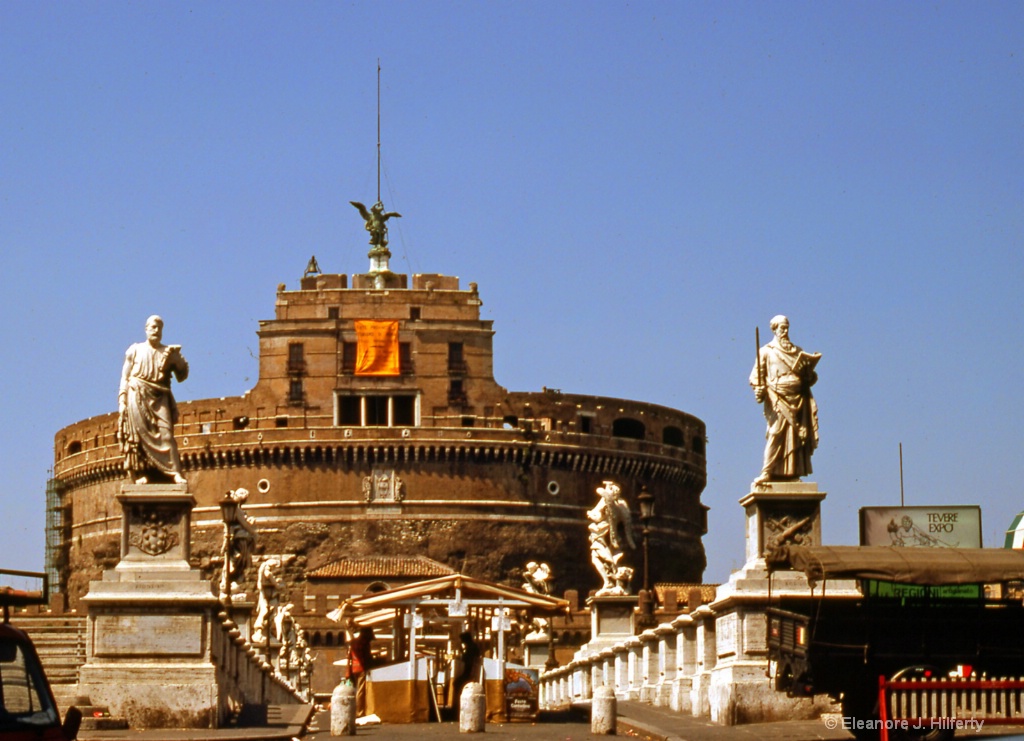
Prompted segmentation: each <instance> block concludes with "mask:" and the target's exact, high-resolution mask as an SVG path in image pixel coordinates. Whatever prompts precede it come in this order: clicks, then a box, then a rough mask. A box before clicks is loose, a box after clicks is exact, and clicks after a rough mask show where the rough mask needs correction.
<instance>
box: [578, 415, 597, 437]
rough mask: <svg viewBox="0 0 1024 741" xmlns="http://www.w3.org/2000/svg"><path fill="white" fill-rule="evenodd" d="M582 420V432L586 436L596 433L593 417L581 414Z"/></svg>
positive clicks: (580, 418)
mask: <svg viewBox="0 0 1024 741" xmlns="http://www.w3.org/2000/svg"><path fill="white" fill-rule="evenodd" d="M579 420H580V432H582V433H583V434H584V435H589V434H591V433H592V432H593V431H594V420H593V418H592V417H588V416H587V415H585V414H581V415H580V417H579Z"/></svg>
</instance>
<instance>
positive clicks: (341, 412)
mask: <svg viewBox="0 0 1024 741" xmlns="http://www.w3.org/2000/svg"><path fill="white" fill-rule="evenodd" d="M338 424H339V425H342V426H344V427H361V426H362V424H363V414H362V403H361V399H360V397H358V396H342V397H340V398H339V399H338Z"/></svg>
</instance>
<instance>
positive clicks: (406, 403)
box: [392, 396, 416, 427]
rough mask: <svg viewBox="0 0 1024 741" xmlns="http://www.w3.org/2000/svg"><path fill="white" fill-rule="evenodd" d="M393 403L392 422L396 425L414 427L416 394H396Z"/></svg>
mask: <svg viewBox="0 0 1024 741" xmlns="http://www.w3.org/2000/svg"><path fill="white" fill-rule="evenodd" d="M392 404H393V411H392V423H393V424H394V425H395V427H412V426H413V425H414V424H416V397H415V396H396V397H394V398H393V399H392Z"/></svg>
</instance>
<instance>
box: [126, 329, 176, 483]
mask: <svg viewBox="0 0 1024 741" xmlns="http://www.w3.org/2000/svg"><path fill="white" fill-rule="evenodd" d="M163 330H164V320H163V319H161V318H160V317H158V316H156V315H154V316H151V317H149V319H147V320H146V341H145V342H137V343H135V344H134V345H132V346H131V347H129V348H128V350H127V351H126V352H125V357H124V367H123V368H122V370H121V385H120V388H119V389H118V394H117V440H118V443H120V446H121V453H122V454H123V455H124V469H125V471H126V472H127V473H128V476H129V477H130V478H131V479H132V480H134V481H135V483H137V484H146V483H151V479H153V478H154V477H156V478H158V479H169V480H170V481H173V482H174V483H175V484H184V483H185V477H184V476H182V474H181V460H180V459H179V457H178V446H177V443H175V441H174V424H175V422H177V421H178V407H177V405H176V404H175V403H174V395H173V394H172V393H171V376H172V375H173V376H174V378H176V379H177V380H178V382H179V383H180V382H181V381H184V380H185V379H186V378H188V363H187V362H185V358H184V357H183V356H182V354H181V345H164V344H162V343H161V339H162V338H163Z"/></svg>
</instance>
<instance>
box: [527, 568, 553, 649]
mask: <svg viewBox="0 0 1024 741" xmlns="http://www.w3.org/2000/svg"><path fill="white" fill-rule="evenodd" d="M552 581H553V577H552V574H551V567H550V566H548V565H547V564H546V563H537V562H536V561H530V562H529V563H528V564H526V568H525V569H523V591H524V592H530V593H531V594H543V595H549V594H551V582H552ZM549 628H550V624H549V623H548V620H547V619H546V618H542V617H534V618H532V619H530V620H529V621H527V623H526V625H525V626H524V631H525V633H526V637H527V638H528V639H529V638H537V637H542V636H543V637H547V636H548V635H549Z"/></svg>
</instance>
